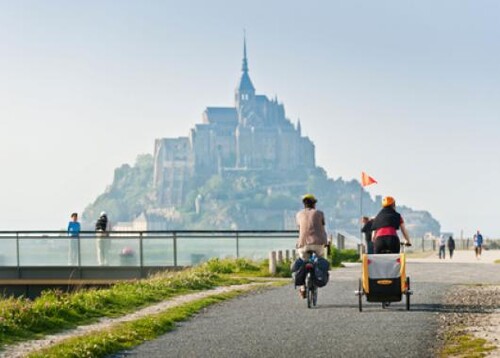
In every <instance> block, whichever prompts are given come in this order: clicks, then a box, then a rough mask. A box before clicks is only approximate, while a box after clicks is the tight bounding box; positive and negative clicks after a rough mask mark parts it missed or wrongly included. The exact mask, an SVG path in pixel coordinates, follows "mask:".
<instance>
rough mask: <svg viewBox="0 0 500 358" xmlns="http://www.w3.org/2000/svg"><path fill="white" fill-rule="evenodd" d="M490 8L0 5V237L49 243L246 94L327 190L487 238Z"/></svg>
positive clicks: (398, 2) (398, 1) (495, 67)
mask: <svg viewBox="0 0 500 358" xmlns="http://www.w3.org/2000/svg"><path fill="white" fill-rule="evenodd" d="M499 13H500V2H498V1H496V0H470V1H465V0H441V1H435V0H420V1H409V0H407V1H402V0H379V1H371V0H366V1H360V0H349V1H347V0H346V1H335V0H324V1H319V0H318V1H309V2H305V1H295V0H286V1H285V0H274V1H263V0H254V1H236V0H227V1H226V0H212V1H203V0H193V1H153V0H150V1H128V0H120V1H118V0H116V1H107V0H96V1H92V0H90V1H63V0H61V1H56V0H46V1H35V0H33V1H24V0H19V1H7V0H0V160H1V163H2V172H1V176H0V230H37V229H47V230H49V229H60V228H63V227H65V226H66V224H67V221H68V220H69V215H70V213H71V212H73V211H77V212H82V211H83V210H84V208H85V207H86V206H87V205H88V204H89V203H91V202H92V201H93V200H95V198H96V197H97V196H98V195H99V194H100V193H102V192H103V191H104V190H105V189H106V187H107V186H108V185H109V184H110V183H111V181H112V178H113V171H114V169H115V168H116V167H118V166H120V165H121V164H123V163H129V164H132V163H133V162H134V160H135V158H136V156H137V155H138V154H141V153H152V152H153V146H154V140H155V139H156V138H163V137H177V136H186V135H188V133H189V130H190V129H191V128H192V127H193V126H194V124H195V123H199V122H200V121H201V114H202V112H203V111H204V109H205V107H207V106H231V105H233V94H234V89H235V87H236V84H237V82H238V79H239V76H240V70H241V59H242V47H243V44H242V42H243V30H244V29H245V30H246V34H247V49H248V61H249V68H250V77H251V78H252V81H253V83H254V85H255V87H256V91H257V93H259V94H266V95H268V96H274V95H277V96H278V99H279V101H280V102H282V103H284V105H285V109H286V113H287V116H288V118H290V120H291V121H292V122H294V123H296V122H297V120H298V119H299V118H300V121H301V125H302V131H303V134H305V135H307V136H309V137H310V138H311V139H312V140H313V141H314V143H315V145H316V161H317V164H318V165H319V166H322V167H323V168H325V169H326V171H327V173H328V174H329V176H331V177H333V178H338V177H342V178H343V179H346V180H351V179H357V180H359V178H360V173H361V171H366V172H367V173H368V174H370V175H371V176H373V177H374V178H375V179H376V180H377V181H378V182H379V184H377V185H374V186H370V187H369V188H368V191H369V192H370V193H371V194H372V195H392V196H394V197H395V198H396V200H397V203H398V204H404V205H407V206H410V207H412V208H414V209H421V210H428V211H429V212H431V214H432V215H433V216H434V217H435V218H436V219H437V220H439V221H440V223H441V225H442V230H443V231H447V232H449V231H451V232H454V233H455V235H457V236H459V235H460V232H461V230H463V233H464V236H471V235H472V234H473V232H474V231H475V230H477V229H480V230H481V231H482V232H483V233H484V234H485V235H486V236H489V237H500V227H499V225H498V222H499V220H498V219H499V216H500V195H499V193H498V189H497V186H498V183H499V179H500V160H498V158H497V156H498V154H500V141H499V140H498V137H499V136H500V118H499V117H500V98H499V97H500V47H499V46H498V39H499V38H500V23H499V22H498V15H499Z"/></svg>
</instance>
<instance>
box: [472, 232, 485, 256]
mask: <svg viewBox="0 0 500 358" xmlns="http://www.w3.org/2000/svg"><path fill="white" fill-rule="evenodd" d="M482 250H483V235H481V233H480V232H479V230H477V232H476V233H475V234H474V251H475V252H476V259H478V260H479V258H481V253H482Z"/></svg>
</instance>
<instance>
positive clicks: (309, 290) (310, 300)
mask: <svg viewBox="0 0 500 358" xmlns="http://www.w3.org/2000/svg"><path fill="white" fill-rule="evenodd" d="M306 298H307V308H311V307H312V306H313V304H314V287H313V282H312V277H311V274H310V273H308V274H307V276H306Z"/></svg>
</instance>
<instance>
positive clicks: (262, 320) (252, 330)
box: [115, 252, 500, 358]
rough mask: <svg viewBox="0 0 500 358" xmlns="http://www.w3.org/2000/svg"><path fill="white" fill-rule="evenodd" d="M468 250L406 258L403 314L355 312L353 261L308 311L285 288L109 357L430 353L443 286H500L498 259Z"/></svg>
mask: <svg viewBox="0 0 500 358" xmlns="http://www.w3.org/2000/svg"><path fill="white" fill-rule="evenodd" d="M467 253H470V254H472V252H467ZM467 253H464V255H463V257H462V254H460V255H459V254H458V252H457V256H456V260H454V261H453V262H451V261H449V260H447V261H446V262H433V261H434V258H430V259H415V260H411V262H410V263H409V265H408V266H409V267H408V274H409V275H410V276H411V279H412V289H413V290H414V292H415V294H414V296H413V297H412V310H411V311H409V312H408V311H405V310H404V305H403V304H402V303H398V304H392V305H391V307H390V308H389V309H388V310H383V309H382V308H381V306H380V304H365V305H364V311H363V312H362V313H360V312H358V306H357V298H356V297H355V296H354V290H355V289H356V288H357V279H358V277H359V275H360V267H359V265H353V266H350V267H346V268H343V269H340V270H335V271H334V272H333V277H332V278H333V280H332V281H331V282H330V284H329V285H328V286H327V287H325V288H323V289H321V291H320V295H319V302H318V307H317V308H316V309H311V310H310V309H307V308H306V303H305V301H304V300H301V299H299V298H298V295H297V292H296V291H294V289H293V287H292V286H287V287H283V288H278V289H273V290H269V291H266V292H264V293H260V294H250V295H247V296H245V297H240V298H237V299H235V300H232V301H230V302H226V303H223V304H221V305H218V306H215V307H212V308H209V309H208V310H207V311H206V312H204V313H203V314H200V315H198V316H197V317H196V318H194V319H192V320H190V321H188V322H185V323H182V324H180V325H179V328H178V329H177V330H176V331H174V332H171V333H168V334H166V335H164V336H162V337H160V338H159V339H157V340H155V341H151V342H147V343H145V344H143V345H142V346H140V347H138V348H136V349H134V350H131V351H129V352H124V353H122V354H119V355H116V356H115V357H149V358H153V357H165V356H167V355H168V356H172V357H291V356H295V357H296V356H315V357H401V356H405V357H415V358H417V357H418V358H420V357H431V356H432V355H433V352H434V349H435V345H436V344H437V342H436V333H437V328H438V322H437V317H438V316H437V314H438V313H439V312H440V311H441V310H442V307H441V303H442V301H443V298H444V297H445V295H446V292H447V290H450V289H453V288H452V285H453V284H471V283H494V284H500V264H498V265H493V264H482V263H483V262H484V261H486V260H490V257H489V254H488V255H486V254H485V255H484V256H483V258H482V260H481V261H480V263H479V264H478V263H477V262H462V260H469V259H468V258H467V256H466V255H465V254H467ZM472 261H474V260H472ZM387 337H391V339H388V338H387Z"/></svg>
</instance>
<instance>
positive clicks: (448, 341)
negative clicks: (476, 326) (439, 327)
mask: <svg viewBox="0 0 500 358" xmlns="http://www.w3.org/2000/svg"><path fill="white" fill-rule="evenodd" d="M444 344H445V345H444V348H443V350H442V352H441V357H442V358H446V357H468V358H482V357H486V354H487V353H488V352H490V351H492V350H494V349H495V347H494V346H493V345H491V344H489V343H488V342H487V341H486V340H485V339H483V338H476V337H474V336H473V335H472V334H470V333H464V332H461V333H459V332H456V331H455V332H451V333H448V334H447V336H446V337H445V343H444Z"/></svg>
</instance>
